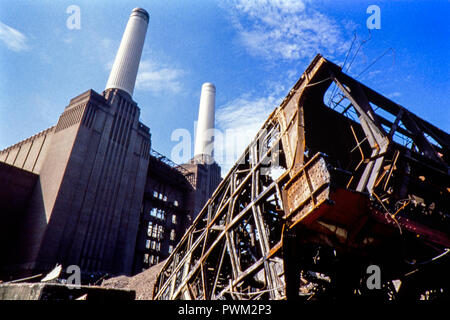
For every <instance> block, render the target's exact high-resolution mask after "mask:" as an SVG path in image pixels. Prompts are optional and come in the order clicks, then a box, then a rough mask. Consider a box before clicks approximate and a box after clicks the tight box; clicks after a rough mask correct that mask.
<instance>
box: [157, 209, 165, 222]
mask: <svg viewBox="0 0 450 320" xmlns="http://www.w3.org/2000/svg"><path fill="white" fill-rule="evenodd" d="M156 218H157V219H160V220H165V218H166V212H165V211H164V210H162V209H158V211H157V213H156Z"/></svg>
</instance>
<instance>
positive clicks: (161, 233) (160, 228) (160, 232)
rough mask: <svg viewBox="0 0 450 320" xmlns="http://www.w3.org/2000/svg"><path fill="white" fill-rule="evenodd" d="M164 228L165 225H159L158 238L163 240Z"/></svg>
mask: <svg viewBox="0 0 450 320" xmlns="http://www.w3.org/2000/svg"><path fill="white" fill-rule="evenodd" d="M163 233H164V228H163V226H158V237H157V238H158V240H161V239H162V238H163Z"/></svg>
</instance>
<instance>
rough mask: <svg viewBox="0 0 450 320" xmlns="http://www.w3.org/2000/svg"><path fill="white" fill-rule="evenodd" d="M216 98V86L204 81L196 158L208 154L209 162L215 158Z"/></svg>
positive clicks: (196, 141) (196, 140)
mask: <svg viewBox="0 0 450 320" xmlns="http://www.w3.org/2000/svg"><path fill="white" fill-rule="evenodd" d="M215 98H216V87H215V86H214V85H213V84H212V83H209V82H206V83H204V84H203V85H202V93H201V95H200V107H199V110H198V122H197V134H196V139H195V150H194V158H198V157H202V156H206V159H208V162H209V161H212V158H213V144H214V117H215V115H214V113H215V110H214V109H215Z"/></svg>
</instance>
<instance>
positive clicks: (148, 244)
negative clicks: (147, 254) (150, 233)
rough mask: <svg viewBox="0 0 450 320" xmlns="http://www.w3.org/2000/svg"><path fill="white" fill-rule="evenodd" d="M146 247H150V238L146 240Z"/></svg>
mask: <svg viewBox="0 0 450 320" xmlns="http://www.w3.org/2000/svg"><path fill="white" fill-rule="evenodd" d="M145 247H146V248H147V249H150V240H148V239H147V240H145Z"/></svg>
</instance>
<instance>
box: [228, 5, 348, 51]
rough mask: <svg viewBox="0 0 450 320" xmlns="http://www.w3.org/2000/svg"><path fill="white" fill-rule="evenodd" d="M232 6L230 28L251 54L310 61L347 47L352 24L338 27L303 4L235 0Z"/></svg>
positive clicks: (329, 19)
mask: <svg viewBox="0 0 450 320" xmlns="http://www.w3.org/2000/svg"><path fill="white" fill-rule="evenodd" d="M306 2H307V1H306ZM233 4H234V9H232V10H231V15H232V16H231V19H232V21H233V25H234V26H235V28H236V29H237V31H238V34H239V38H240V41H241V43H242V44H243V45H244V46H245V47H246V49H247V50H248V52H249V53H250V54H252V55H255V56H262V57H264V58H267V59H274V58H282V59H286V60H295V59H302V58H308V59H310V58H311V57H313V56H314V55H315V54H317V53H319V52H321V53H323V54H326V55H328V56H332V57H334V56H336V55H340V54H342V53H345V52H346V50H347V49H348V48H349V45H350V43H349V41H347V40H346V38H345V36H344V32H345V30H348V29H351V28H354V24H351V23H347V22H346V23H343V24H342V25H340V24H338V23H336V22H335V21H334V20H333V19H331V18H329V17H327V16H326V15H324V14H322V13H320V12H319V11H317V10H316V9H314V8H312V7H311V5H310V4H307V3H305V1H301V0H258V1H250V0H236V1H234V2H233Z"/></svg>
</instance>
